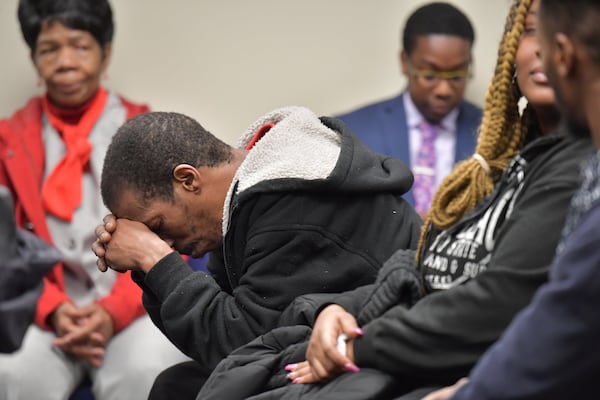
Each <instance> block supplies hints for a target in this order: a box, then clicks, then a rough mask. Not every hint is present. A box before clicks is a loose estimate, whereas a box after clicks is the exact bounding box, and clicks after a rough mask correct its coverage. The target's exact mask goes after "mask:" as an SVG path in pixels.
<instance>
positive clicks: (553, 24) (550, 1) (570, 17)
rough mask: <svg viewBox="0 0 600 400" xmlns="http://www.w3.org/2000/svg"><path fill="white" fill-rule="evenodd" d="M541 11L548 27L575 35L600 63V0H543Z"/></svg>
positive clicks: (551, 29)
mask: <svg viewBox="0 0 600 400" xmlns="http://www.w3.org/2000/svg"><path fill="white" fill-rule="evenodd" d="M539 13H540V18H542V19H543V20H544V22H547V24H546V29H549V30H550V32H563V33H565V34H570V35H573V36H575V37H576V38H577V40H578V41H579V42H580V43H581V44H582V45H583V46H585V50H586V52H587V53H588V54H589V56H590V58H591V60H592V61H593V62H594V63H596V64H599V65H600V25H599V18H600V1H598V0H569V1H565V0H542V1H541V3H540V11H539Z"/></svg>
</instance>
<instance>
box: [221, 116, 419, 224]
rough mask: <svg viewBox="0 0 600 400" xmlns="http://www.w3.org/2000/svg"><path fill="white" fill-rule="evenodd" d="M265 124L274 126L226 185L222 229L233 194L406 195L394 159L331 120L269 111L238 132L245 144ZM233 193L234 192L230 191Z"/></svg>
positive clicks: (405, 171)
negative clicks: (229, 184)
mask: <svg viewBox="0 0 600 400" xmlns="http://www.w3.org/2000/svg"><path fill="white" fill-rule="evenodd" d="M266 124H274V126H273V127H272V128H271V129H270V130H268V132H267V133H265V134H264V136H262V137H261V138H260V139H259V140H258V141H257V142H256V143H255V144H254V145H253V147H252V149H251V151H250V152H249V153H248V155H247V156H246V159H245V160H244V161H243V162H242V164H241V165H240V167H239V169H238V171H237V172H236V175H235V177H234V179H233V182H232V185H231V187H230V188H229V193H228V195H227V198H226V200H225V207H224V213H223V232H225V231H226V227H227V222H228V221H227V220H228V215H229V206H230V204H231V200H232V197H233V195H234V194H235V195H236V196H240V197H242V196H245V195H246V194H248V195H249V194H251V193H256V192H260V191H273V190H277V191H294V190H298V191H337V192H340V191H342V192H344V191H345V192H348V193H366V192H369V193H375V192H384V191H385V192H392V193H397V194H398V195H399V196H400V195H403V194H404V193H406V192H407V191H408V190H409V189H410V187H411V186H412V183H413V175H412V173H411V172H410V169H409V168H408V167H407V166H406V165H405V164H404V163H402V162H401V161H400V160H397V159H394V158H391V157H387V156H384V155H379V154H375V153H373V152H372V151H371V150H370V149H368V148H367V147H366V145H364V144H363V143H362V142H360V141H359V140H358V139H357V138H356V137H355V136H354V135H353V134H351V133H350V131H349V130H348V129H347V128H346V126H345V125H344V124H343V123H342V122H341V121H339V120H337V119H334V118H328V117H323V118H318V117H317V116H316V115H315V114H314V113H313V112H312V111H310V110H309V109H307V108H304V107H285V108H280V109H277V110H274V111H272V112H270V113H268V114H266V115H264V116H263V117H261V118H259V119H258V120H257V121H255V122H254V123H253V124H252V125H250V127H248V129H247V130H246V131H245V132H244V133H243V135H242V136H241V138H240V140H239V142H238V147H240V148H246V147H247V145H248V144H249V143H250V142H251V141H252V140H253V138H254V136H255V135H256V134H257V132H258V131H259V130H261V128H262V127H263V126H265V125H266ZM234 191H235V193H234Z"/></svg>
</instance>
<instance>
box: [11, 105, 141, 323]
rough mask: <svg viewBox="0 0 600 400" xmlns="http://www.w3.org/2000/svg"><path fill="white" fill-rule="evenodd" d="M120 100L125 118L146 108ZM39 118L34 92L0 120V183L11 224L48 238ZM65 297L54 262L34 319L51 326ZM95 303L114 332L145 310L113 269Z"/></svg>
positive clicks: (126, 278) (132, 287) (128, 280)
mask: <svg viewBox="0 0 600 400" xmlns="http://www.w3.org/2000/svg"><path fill="white" fill-rule="evenodd" d="M121 102H122V104H123V106H124V107H125V109H126V110H127V118H131V117H133V116H135V115H137V114H141V113H144V112H148V111H150V109H149V108H148V106H146V105H138V104H133V103H130V102H128V101H127V100H125V99H123V98H121ZM41 120H42V106H41V98H40V97H34V98H32V99H30V100H29V102H28V103H27V104H26V105H25V107H23V108H21V109H20V110H18V111H17V112H15V113H14V114H13V116H12V117H11V118H10V119H4V120H0V185H4V186H7V187H8V188H9V190H10V191H11V193H12V197H13V200H14V203H15V218H16V221H17V224H18V225H19V226H21V227H24V228H25V229H28V230H30V231H33V232H34V233H35V234H36V235H38V236H40V237H41V238H43V239H45V240H46V241H48V242H49V243H52V238H51V237H50V232H49V231H48V226H47V225H46V213H45V211H44V209H43V207H42V200H41V188H42V183H43V177H44V162H45V155H44V144H43V142H42V134H41V131H42V129H41ZM90 251H91V249H90ZM65 301H70V299H69V298H68V296H67V294H66V292H65V284H64V278H63V267H62V264H60V263H59V264H57V265H56V266H55V267H54V268H53V269H52V270H51V271H50V273H49V274H48V275H47V276H46V278H45V279H44V290H43V291H42V295H41V296H40V299H39V300H38V304H37V310H36V315H35V323H36V324H38V325H39V326H40V327H42V328H43V329H47V330H51V329H52V327H51V326H50V325H49V324H48V317H49V315H50V314H51V313H52V312H53V311H54V310H55V309H56V307H58V306H59V305H60V304H61V303H63V302H65ZM96 302H97V303H98V304H99V305H101V306H102V307H103V308H104V309H105V310H106V311H107V312H108V313H109V314H110V315H111V317H112V320H113V323H114V328H115V333H117V332H119V331H121V330H122V329H124V328H125V327H126V326H127V325H129V324H130V323H131V322H132V321H133V320H135V319H136V318H137V317H139V316H140V315H143V314H144V313H145V310H144V307H143V306H142V296H141V290H140V288H139V287H138V286H137V285H136V284H135V283H134V282H133V281H132V280H131V278H130V273H129V272H128V273H126V274H118V275H117V280H116V282H115V284H114V286H113V288H112V290H111V293H110V294H109V295H108V296H106V297H102V298H100V299H98V300H97V301H96Z"/></svg>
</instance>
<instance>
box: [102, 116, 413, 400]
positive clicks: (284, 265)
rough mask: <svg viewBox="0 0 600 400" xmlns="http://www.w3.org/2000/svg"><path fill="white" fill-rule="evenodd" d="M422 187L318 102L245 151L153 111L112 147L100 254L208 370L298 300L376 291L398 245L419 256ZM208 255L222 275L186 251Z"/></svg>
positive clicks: (261, 128)
mask: <svg viewBox="0 0 600 400" xmlns="http://www.w3.org/2000/svg"><path fill="white" fill-rule="evenodd" d="M411 184H412V174H411V173H410V171H409V169H408V168H407V167H406V166H405V165H404V164H402V162H400V161H399V160H396V159H393V158H390V157H384V156H382V155H378V154H375V153H373V152H372V151H370V150H368V149H367V147H366V146H365V145H363V144H362V143H361V142H360V141H359V140H357V139H356V138H355V137H354V135H352V134H351V133H350V132H349V131H348V130H347V129H346V128H345V127H344V125H343V124H342V123H340V122H339V121H337V120H335V119H331V118H320V119H319V118H318V117H317V116H316V115H314V114H313V113H312V112H311V111H309V110H308V109H306V108H302V107H289V108H283V109H278V110H275V111H273V112H271V113H269V114H267V115H265V116H263V117H262V118H260V119H259V120H258V121H256V122H255V123H254V124H253V125H251V126H250V127H249V128H248V129H247V130H246V132H245V133H244V134H243V135H242V137H241V139H240V145H239V147H237V148H232V147H230V146H228V145H227V144H225V143H223V142H222V141H220V140H218V139H217V138H216V137H214V136H213V135H211V134H210V133H209V132H207V131H206V130H204V128H202V126H200V125H199V124H198V123H197V122H196V121H194V120H192V119H191V118H188V117H186V116H183V115H181V114H176V113H148V114H144V115H141V116H138V117H136V118H134V119H132V120H130V121H129V122H127V123H126V124H125V125H124V126H123V127H122V128H120V129H119V131H118V132H117V134H116V135H115V136H114V138H113V142H112V143H111V145H110V147H109V149H108V151H107V154H106V158H105V163H104V170H103V173H102V196H103V199H104V202H105V203H106V206H107V207H108V208H109V209H110V210H111V212H112V215H109V216H107V217H106V218H105V220H104V222H105V223H104V224H102V225H100V226H98V228H97V229H96V233H97V236H98V241H96V243H94V245H93V249H94V251H95V253H96V255H97V256H98V257H99V261H98V265H99V268H100V269H102V270H106V268H109V267H110V268H113V269H116V270H119V271H124V270H127V269H131V270H132V271H133V273H132V276H133V277H134V279H135V280H136V282H137V283H138V284H139V285H140V286H141V287H142V289H143V290H144V305H145V307H146V309H147V311H148V313H149V314H150V316H151V317H152V319H153V321H154V322H155V324H156V325H157V326H158V327H159V328H160V329H161V330H162V331H163V332H164V333H165V335H167V336H168V337H169V338H170V339H171V341H172V342H173V343H175V344H176V345H177V346H178V347H179V348H180V349H181V350H182V351H183V352H184V353H186V354H187V355H189V356H190V357H191V358H193V359H194V360H195V361H196V362H197V363H198V364H194V367H193V368H199V369H200V370H201V371H202V372H200V375H204V373H205V372H208V371H210V370H211V369H212V368H214V366H215V365H216V364H217V363H218V362H219V361H220V360H221V359H222V358H224V357H225V356H226V355H227V354H229V353H230V352H231V351H232V350H233V349H235V348H237V347H239V346H241V345H243V344H245V343H247V342H249V341H250V340H252V339H254V338H255V337H257V336H258V335H260V334H262V333H265V332H267V331H269V330H270V329H272V328H275V327H276V326H277V324H278V319H279V316H280V314H281V312H282V311H283V309H285V308H286V307H287V306H288V305H289V304H290V302H291V301H292V300H293V299H294V298H295V297H297V296H299V295H301V294H306V293H323V292H325V293H335V292H341V291H345V290H349V289H352V288H355V287H358V286H361V285H364V284H368V283H371V282H373V281H374V279H375V277H376V276H377V271H378V270H379V268H380V266H381V265H382V264H383V262H384V261H385V260H386V259H387V258H389V257H390V255H391V254H393V252H394V251H395V250H397V249H400V248H415V247H416V244H417V240H418V236H419V228H420V224H421V221H420V219H419V217H418V216H417V215H416V213H415V212H414V210H413V209H412V208H411V207H410V206H409V205H408V204H407V203H406V202H405V201H404V200H403V199H402V197H401V196H402V195H403V194H404V193H405V192H406V191H407V190H409V189H410V186H411ZM206 252H211V258H210V260H209V263H208V269H209V271H210V275H207V274H204V273H201V272H197V273H194V272H192V271H191V270H190V269H189V267H188V266H187V265H186V264H185V263H184V262H183V260H182V259H181V257H179V255H178V253H183V254H188V255H191V256H193V257H199V256H202V255H203V254H204V253H206ZM188 367H189V364H188ZM182 368H183V367H182ZM174 370H175V371H177V372H175V373H174V376H181V374H182V373H183V372H181V370H180V369H179V367H175V368H174ZM159 379H160V378H159ZM181 384H182V382H181V379H179V381H178V382H177V385H179V386H181ZM200 384H201V382H200ZM155 386H156V384H155ZM197 389H198V386H195V389H193V390H190V392H189V396H190V397H191V396H195V394H196V393H197V391H198V390H197ZM170 390H171V389H170ZM194 390H195V391H194ZM167 392H168V393H169V395H170V396H171V397H172V398H175V397H176V396H174V392H173V391H167ZM155 393H156V392H155ZM151 397H152V395H151ZM178 398H180V397H178Z"/></svg>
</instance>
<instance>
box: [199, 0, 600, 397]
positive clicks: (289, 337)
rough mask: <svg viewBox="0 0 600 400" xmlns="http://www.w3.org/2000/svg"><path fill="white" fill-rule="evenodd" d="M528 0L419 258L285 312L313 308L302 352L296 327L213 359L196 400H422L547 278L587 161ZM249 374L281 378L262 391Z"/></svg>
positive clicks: (511, 22) (516, 4)
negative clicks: (567, 119)
mask: <svg viewBox="0 0 600 400" xmlns="http://www.w3.org/2000/svg"><path fill="white" fill-rule="evenodd" d="M538 2H539V0H514V1H513V3H512V5H511V8H510V11H509V15H508V17H507V20H506V27H505V32H504V35H503V38H502V40H501V43H500V48H499V51H498V60H497V65H496V71H495V75H494V77H493V79H492V82H491V84H490V86H489V89H488V92H487V95H486V101H485V105H484V115H483V120H482V124H481V127H480V134H479V138H478V144H477V147H476V153H475V154H474V155H473V157H471V158H470V159H469V160H466V161H464V162H463V163H461V164H460V165H459V166H457V167H456V169H455V171H454V172H453V173H452V174H451V175H450V176H448V177H447V178H446V181H445V183H444V184H442V186H441V190H439V191H438V193H437V195H436V196H435V198H434V201H433V205H432V209H431V211H430V214H429V215H428V217H427V218H426V223H425V225H424V228H423V233H422V238H421V243H420V246H419V249H418V251H417V253H416V254H415V253H414V252H410V251H406V250H401V251H398V252H397V253H396V254H395V255H394V256H392V257H391V258H390V260H388V262H387V263H386V265H384V267H383V268H382V270H381V272H380V274H379V278H378V281H377V282H376V284H375V285H371V286H367V287H362V288H359V289H357V290H355V291H352V292H348V293H343V294H341V295H339V296H338V297H336V298H334V299H331V298H327V299H325V300H323V299H322V298H321V299H319V298H318V297H316V296H315V298H314V299H310V298H304V299H302V300H301V301H298V302H296V303H297V304H296V305H298V304H300V305H306V304H307V303H309V302H310V301H312V302H313V303H314V304H315V305H316V308H315V310H317V311H318V316H317V317H316V321H315V322H314V324H313V329H312V333H311V334H310V339H309V343H308V345H306V343H295V344H293V345H289V344H290V343H293V342H294V341H296V342H298V338H299V337H302V335H303V334H304V335H305V336H307V335H308V334H309V333H307V332H306V331H307V330H308V328H304V327H297V326H294V327H286V328H280V329H279V330H277V331H273V332H272V333H270V334H268V335H264V336H263V337H261V338H259V339H258V340H257V341H254V342H252V343H250V344H249V345H248V346H246V347H244V348H241V349H238V351H236V352H234V353H232V355H231V356H230V357H229V358H228V359H226V360H225V361H224V362H222V363H221V365H220V366H219V367H218V368H217V370H216V372H214V373H213V377H211V379H209V381H207V383H206V384H205V386H204V388H203V390H202V391H201V392H200V395H199V398H219V394H222V393H225V392H224V390H231V387H233V384H234V382H235V381H236V380H238V381H239V382H248V381H252V382H253V385H251V386H250V387H248V386H246V388H247V390H246V392H244V393H239V394H240V397H239V398H244V396H250V395H257V394H258V393H261V392H264V393H262V394H258V395H257V396H256V397H253V399H254V398H256V399H266V398H291V397H293V396H292V395H294V396H297V397H293V398H302V399H312V398H315V399H317V398H338V397H339V398H344V399H345V400H348V399H367V398H377V399H385V398H396V397H397V396H401V395H402V396H404V397H401V398H403V399H410V398H420V397H421V396H422V395H424V394H426V393H428V392H429V391H431V390H433V388H435V387H440V386H445V385H447V384H450V383H453V382H454V381H456V379H458V378H460V377H462V376H466V375H467V374H468V372H469V370H470V369H471V368H472V367H473V365H474V364H475V363H476V362H477V360H478V359H479V357H480V356H481V355H482V354H483V353H484V352H485V350H486V349H487V348H488V347H489V346H490V345H491V344H493V343H494V342H495V341H496V340H497V339H498V338H499V337H500V335H501V334H502V332H503V330H504V329H505V328H506V327H507V326H508V324H509V323H510V321H511V320H512V318H513V317H514V316H515V314H516V313H517V312H518V311H519V310H521V309H522V308H523V307H525V306H526V305H527V304H528V302H529V301H530V300H531V297H532V295H533V293H534V292H535V291H536V289H537V288H538V287H539V286H540V285H541V284H543V283H544V282H546V280H547V278H548V267H549V265H550V263H551V260H552V259H553V257H554V253H555V248H556V245H557V243H558V240H559V238H560V233H561V230H562V226H563V224H564V221H565V218H566V211H567V209H568V206H569V202H570V198H571V196H572V195H573V193H574V191H575V190H576V189H577V187H578V185H579V168H578V166H579V163H580V161H582V160H583V159H584V158H586V157H587V156H588V155H589V154H591V152H592V151H593V146H592V144H591V141H590V139H589V137H587V135H582V136H572V135H570V134H568V133H566V132H565V131H564V130H563V129H561V128H560V127H559V122H560V115H559V113H558V111H557V109H556V107H555V105H554V92H553V91H552V89H551V87H550V86H549V85H548V81H547V78H546V75H545V73H544V71H543V69H542V63H541V60H540V57H539V44H538V42H537V39H536V36H535V30H536V24H537V13H536V11H537V7H538ZM521 97H525V99H526V100H527V106H526V108H525V109H524V111H522V112H520V110H519V100H520V99H521ZM417 254H418V256H417ZM319 300H321V301H319ZM291 314H293V313H291ZM308 322H312V321H310V318H309V321H308ZM302 329H304V330H305V331H304V332H301V330H302ZM286 345H289V346H286ZM282 349H283V350H282ZM304 350H306V351H305V352H304ZM250 354H254V355H255V356H256V360H255V361H254V362H249V360H250V359H251V358H250ZM269 357H271V361H270V362H271V364H269ZM304 359H306V361H303V360H304ZM257 365H260V366H261V368H273V369H274V370H278V368H279V371H280V372H279V373H276V374H275V375H271V374H267V377H266V378H264V381H263V384H261V383H260V378H259V376H258V375H259V374H257V372H256V371H257V369H256V368H257ZM253 374H254V377H255V379H254V380H249V376H248V375H250V376H252V375H253ZM281 376H285V377H286V378H287V380H288V382H289V383H288V384H287V385H282V384H281V382H282V380H281V379H280V378H281ZM219 382H227V385H222V384H219ZM316 382H319V383H320V384H318V385H314V384H312V385H306V384H308V383H316ZM324 382H326V383H324ZM225 386H228V387H225ZM226 393H227V394H228V395H229V397H227V398H229V399H233V398H238V397H235V396H231V395H230V394H231V391H227V392H226ZM211 396H212V397H211ZM269 396H271V397H269ZM277 396H279V397H277ZM286 396H287V397H286ZM394 396H396V397H394Z"/></svg>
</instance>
